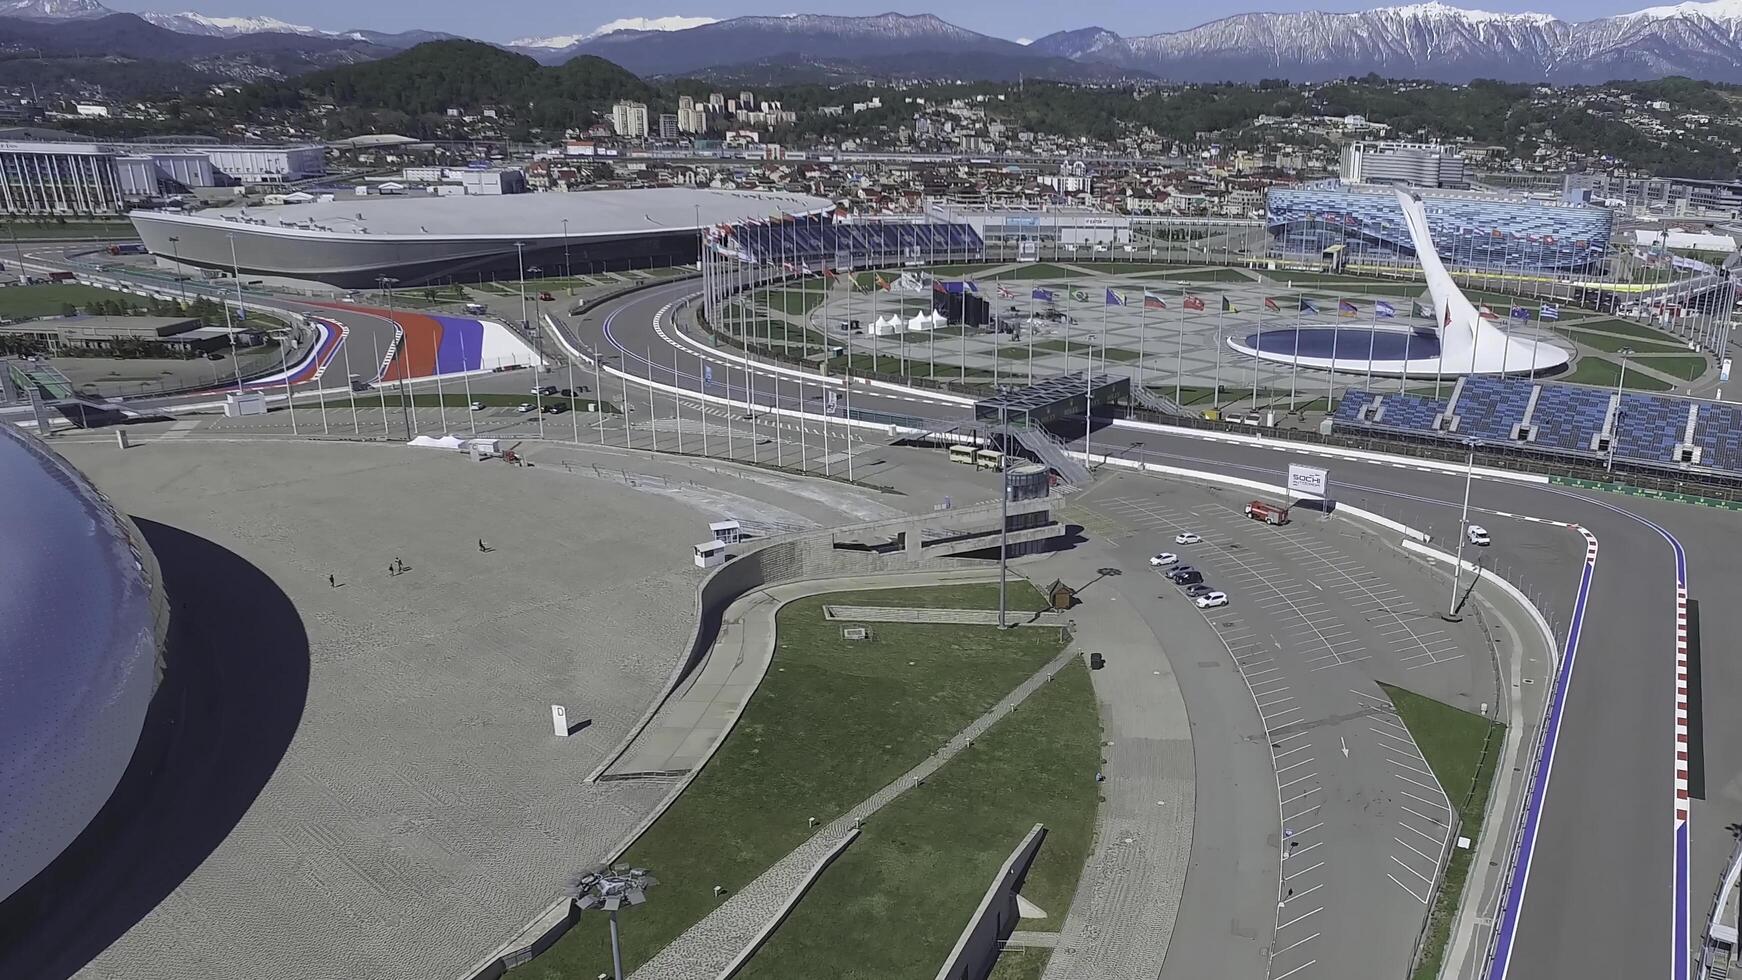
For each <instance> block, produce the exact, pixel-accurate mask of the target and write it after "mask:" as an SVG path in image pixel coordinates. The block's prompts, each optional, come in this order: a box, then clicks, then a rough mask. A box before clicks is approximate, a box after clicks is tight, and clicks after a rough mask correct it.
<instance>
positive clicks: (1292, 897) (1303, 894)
mask: <svg viewBox="0 0 1742 980" xmlns="http://www.w3.org/2000/svg"><path fill="white" fill-rule="evenodd" d="M1323 887H1325V883H1324V882H1322V881H1321V882H1319V883H1318V884H1316V885H1314V886H1312V887H1311V888H1308V889H1307V890H1306V891H1304V892H1301V893H1300V894H1298V895H1290V896H1288V897H1287V898H1285V899H1283V900H1282V901H1280V902H1278V903H1277V905H1278V907H1281V906H1284V905H1287V904H1288V903H1290V902H1293V901H1296V900H1298V899H1302V898H1305V897H1307V896H1308V895H1311V894H1312V893H1313V892H1316V891H1318V890H1319V889H1321V888H1323ZM1279 928H1280V927H1279Z"/></svg>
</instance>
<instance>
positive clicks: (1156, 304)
mask: <svg viewBox="0 0 1742 980" xmlns="http://www.w3.org/2000/svg"><path fill="white" fill-rule="evenodd" d="M1143 308H1144V309H1146V310H1165V309H1167V300H1164V299H1162V298H1161V294H1160V293H1157V292H1155V291H1154V290H1149V289H1145V290H1144V291H1143Z"/></svg>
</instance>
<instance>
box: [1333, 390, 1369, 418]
mask: <svg viewBox="0 0 1742 980" xmlns="http://www.w3.org/2000/svg"><path fill="white" fill-rule="evenodd" d="M1374 397H1375V396H1374V394H1373V392H1371V391H1345V392H1344V393H1343V397H1342V399H1341V400H1340V401H1338V402H1337V410H1336V411H1335V412H1332V413H1331V418H1333V419H1335V420H1336V421H1338V422H1347V423H1350V424H1353V425H1360V424H1361V410H1362V409H1363V408H1366V407H1367V406H1368V405H1371V404H1373V399H1374Z"/></svg>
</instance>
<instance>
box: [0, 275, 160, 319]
mask: <svg viewBox="0 0 1742 980" xmlns="http://www.w3.org/2000/svg"><path fill="white" fill-rule="evenodd" d="M121 299H125V300H126V301H128V302H129V303H133V304H134V305H143V304H144V303H145V299H144V297H141V296H132V295H129V294H127V293H118V292H116V291H114V290H113V289H98V288H97V287H95V286H86V285H83V284H81V283H76V282H51V283H45V284H44V285H41V286H8V287H6V288H4V289H0V317H6V318H8V319H13V320H23V319H29V318H31V317H38V316H60V313H61V307H63V306H65V305H66V304H68V303H71V304H73V305H74V306H80V307H82V306H84V305H85V304H87V303H98V302H114V301H116V300H121Z"/></svg>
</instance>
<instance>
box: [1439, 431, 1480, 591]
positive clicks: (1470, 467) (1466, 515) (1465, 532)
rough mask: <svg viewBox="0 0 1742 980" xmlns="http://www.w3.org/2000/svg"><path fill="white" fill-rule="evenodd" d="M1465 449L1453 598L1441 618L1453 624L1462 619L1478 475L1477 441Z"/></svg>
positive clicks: (1454, 565) (1454, 563) (1453, 573)
mask: <svg viewBox="0 0 1742 980" xmlns="http://www.w3.org/2000/svg"><path fill="white" fill-rule="evenodd" d="M1464 448H1465V449H1467V450H1468V451H1469V453H1470V456H1469V461H1468V462H1467V463H1466V464H1465V466H1464V510H1463V513H1462V515H1461V516H1459V518H1458V551H1457V558H1456V560H1455V561H1453V562H1452V598H1451V601H1450V602H1449V603H1447V604H1446V613H1445V615H1444V616H1441V617H1440V618H1441V619H1444V620H1446V621H1448V622H1453V623H1455V622H1457V621H1458V620H1459V619H1460V618H1461V617H1460V616H1459V615H1458V586H1459V585H1460V584H1461V583H1462V581H1463V572H1464V541H1465V539H1466V538H1468V537H1469V536H1470V482H1471V479H1472V478H1473V477H1474V476H1475V473H1476V440H1474V439H1467V440H1465V441H1464Z"/></svg>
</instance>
